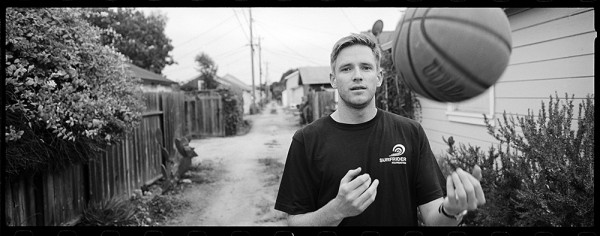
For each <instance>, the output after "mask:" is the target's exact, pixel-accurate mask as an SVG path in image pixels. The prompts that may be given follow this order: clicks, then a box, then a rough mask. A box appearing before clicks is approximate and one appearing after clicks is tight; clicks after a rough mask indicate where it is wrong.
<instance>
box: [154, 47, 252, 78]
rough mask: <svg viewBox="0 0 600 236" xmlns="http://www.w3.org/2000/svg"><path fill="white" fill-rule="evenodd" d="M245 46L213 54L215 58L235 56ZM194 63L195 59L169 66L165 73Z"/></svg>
mask: <svg viewBox="0 0 600 236" xmlns="http://www.w3.org/2000/svg"><path fill="white" fill-rule="evenodd" d="M244 47H246V45H242V46H241V47H237V48H235V49H233V50H229V51H226V52H223V53H221V54H218V55H215V56H213V58H214V59H217V58H218V57H221V56H224V57H222V58H221V59H224V58H227V57H229V56H233V55H235V54H238V53H240V52H242V50H240V49H242V48H244ZM193 63H195V61H193V60H187V61H186V63H184V64H177V65H178V67H172V68H169V69H168V70H166V71H165V72H164V73H169V72H171V71H174V70H179V69H181V67H183V66H188V65H191V64H193Z"/></svg>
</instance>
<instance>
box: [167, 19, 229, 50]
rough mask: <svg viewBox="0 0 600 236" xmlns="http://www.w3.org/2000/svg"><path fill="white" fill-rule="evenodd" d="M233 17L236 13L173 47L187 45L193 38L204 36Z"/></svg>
mask: <svg viewBox="0 0 600 236" xmlns="http://www.w3.org/2000/svg"><path fill="white" fill-rule="evenodd" d="M233 17H234V15H232V16H230V17H229V18H227V19H226V20H224V21H221V22H220V23H218V24H217V25H215V26H213V27H212V28H210V29H209V30H206V31H204V32H202V33H200V34H198V35H197V36H194V37H192V38H191V39H188V40H187V41H185V42H183V43H180V44H179V45H177V46H174V47H173V48H180V47H181V46H183V45H185V44H187V43H189V42H191V41H192V40H194V39H197V38H198V37H200V36H203V35H204V34H206V33H208V32H210V31H212V30H214V29H216V28H217V27H219V26H221V25H223V24H225V22H227V21H229V20H230V19H232V18H233Z"/></svg>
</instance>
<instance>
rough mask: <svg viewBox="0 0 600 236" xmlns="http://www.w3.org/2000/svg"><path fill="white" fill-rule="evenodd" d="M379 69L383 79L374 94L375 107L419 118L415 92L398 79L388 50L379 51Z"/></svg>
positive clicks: (414, 118) (419, 104)
mask: <svg viewBox="0 0 600 236" xmlns="http://www.w3.org/2000/svg"><path fill="white" fill-rule="evenodd" d="M381 69H382V70H383V77H384V79H383V84H382V85H381V87H379V88H378V89H377V92H376V94H375V103H376V105H377V107H379V108H381V109H386V110H388V111H389V112H392V113H395V114H398V115H401V116H404V117H407V118H410V119H413V120H420V119H421V103H420V102H419V100H417V97H416V95H415V93H414V92H413V91H412V90H411V89H410V88H408V87H407V85H406V83H404V82H403V81H402V80H401V79H400V75H398V72H396V68H395V67H394V62H393V60H392V54H391V53H390V52H389V51H382V52H381ZM386 88H387V90H386ZM386 93H387V94H386Z"/></svg>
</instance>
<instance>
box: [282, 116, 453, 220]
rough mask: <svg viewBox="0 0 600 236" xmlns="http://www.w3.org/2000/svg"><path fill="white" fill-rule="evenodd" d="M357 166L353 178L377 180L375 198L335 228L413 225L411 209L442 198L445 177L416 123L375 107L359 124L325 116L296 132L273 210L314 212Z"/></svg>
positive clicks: (333, 193)
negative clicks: (369, 118) (374, 110)
mask: <svg viewBox="0 0 600 236" xmlns="http://www.w3.org/2000/svg"><path fill="white" fill-rule="evenodd" d="M357 167H361V168H362V172H361V173H360V174H359V175H361V174H363V173H368V174H369V175H370V176H371V179H372V180H375V179H378V180H379V186H378V187H377V196H376V198H375V201H374V202H373V203H372V204H371V205H370V206H369V207H367V209H366V210H365V211H363V212H362V213H361V214H359V215H357V216H354V217H348V218H345V219H344V220H343V221H342V222H341V223H340V224H339V225H340V226H417V207H418V206H419V205H421V204H425V203H428V202H430V201H432V200H435V199H437V198H440V197H442V196H444V192H445V179H444V177H443V174H442V172H441V171H440V168H439V166H438V164H437V162H436V160H435V157H434V155H433V153H432V152H431V148H430V147H429V142H428V140H427V137H426V135H425V132H424V131H423V128H422V127H421V125H420V124H419V123H418V122H416V121H413V120H410V119H407V118H404V117H401V116H398V115H395V114H392V113H389V112H385V111H383V110H380V109H377V115H376V116H375V118H373V119H372V120H370V121H367V122H365V123H362V124H343V123H338V122H336V121H334V120H333V119H332V118H331V117H330V116H326V117H323V118H320V119H318V120H316V121H315V122H313V123H311V124H310V125H307V126H306V127H304V128H302V129H300V130H298V131H296V133H295V134H294V137H293V139H292V144H291V146H290V149H289V152H288V156H287V160H286V163H285V168H284V172H283V176H282V179H281V185H280V187H279V193H278V195H277V200H276V203H275V209H277V210H280V211H283V212H286V213H288V214H290V215H296V214H303V213H307V212H313V211H316V210H318V209H319V208H321V207H323V206H324V205H325V204H327V203H328V202H329V201H331V200H332V199H333V198H335V197H336V195H337V193H338V189H339V185H340V180H341V179H342V178H343V177H344V175H345V174H346V173H347V172H348V170H350V169H356V168H357Z"/></svg>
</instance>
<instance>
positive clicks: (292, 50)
mask: <svg viewBox="0 0 600 236" xmlns="http://www.w3.org/2000/svg"><path fill="white" fill-rule="evenodd" d="M265 32H267V33H269V34H270V35H271V36H273V38H274V39H275V40H277V41H278V42H280V43H281V45H283V46H284V47H286V48H287V49H289V50H290V51H291V52H293V53H294V54H296V55H298V56H300V57H303V58H305V59H306V60H308V61H310V62H312V63H315V62H314V61H313V60H312V59H310V58H307V57H305V56H304V55H302V54H300V53H298V52H296V51H295V50H294V49H292V48H290V47H288V46H287V45H286V44H284V43H283V42H281V41H280V40H279V39H278V38H277V37H275V36H274V35H273V34H271V32H269V31H268V30H265ZM315 64H317V65H318V63H315Z"/></svg>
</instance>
